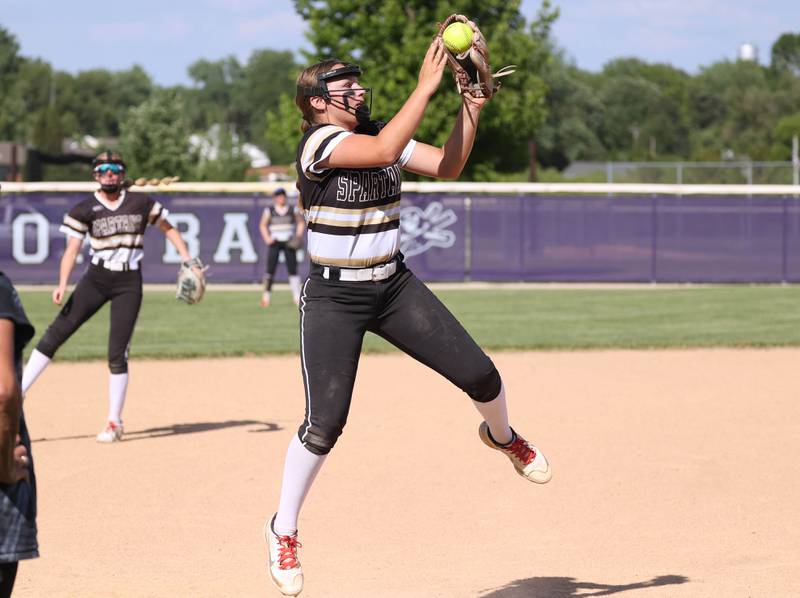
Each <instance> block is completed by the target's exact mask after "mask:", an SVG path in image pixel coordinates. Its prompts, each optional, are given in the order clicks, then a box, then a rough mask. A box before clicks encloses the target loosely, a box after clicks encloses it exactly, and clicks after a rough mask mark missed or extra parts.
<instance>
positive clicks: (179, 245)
mask: <svg viewBox="0 0 800 598" xmlns="http://www.w3.org/2000/svg"><path fill="white" fill-rule="evenodd" d="M158 230H160V231H161V232H162V233H164V236H165V237H166V238H167V239H169V242H170V243H172V244H173V245H174V246H175V249H176V250H177V251H178V254H179V255H180V256H181V261H183V262H188V261H190V260H191V259H192V256H191V255H189V248H188V247H186V242H185V241H184V240H183V237H182V236H181V233H180V231H179V230H178V229H177V228H175V227H174V226H172V225H171V224H170V223H169V221H168V220H166V219H164V218H162V219H161V220H160V221H159V222H158ZM192 270H194V271H195V274H197V275H198V276H203V269H202V268H201V267H200V266H192Z"/></svg>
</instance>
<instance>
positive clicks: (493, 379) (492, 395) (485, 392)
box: [464, 366, 502, 403]
mask: <svg viewBox="0 0 800 598" xmlns="http://www.w3.org/2000/svg"><path fill="white" fill-rule="evenodd" d="M501 384H502V383H501V380H500V372H498V371H497V368H496V367H494V366H492V369H491V370H490V371H488V372H486V373H483V374H481V375H479V376H475V377H474V378H473V379H472V380H471V381H469V382H468V383H467V385H466V386H465V387H464V392H466V393H467V394H468V395H469V397H470V398H471V399H472V400H473V401H477V402H478V403H488V402H489V401H492V400H494V399H496V398H497V395H499V394H500V387H501Z"/></svg>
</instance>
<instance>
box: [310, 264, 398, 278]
mask: <svg viewBox="0 0 800 598" xmlns="http://www.w3.org/2000/svg"><path fill="white" fill-rule="evenodd" d="M337 270H338V272H339V280H345V281H366V280H386V279H387V278H389V277H390V276H392V275H393V274H394V273H395V272H397V260H394V261H391V262H389V263H388V264H383V265H382V266H375V267H374V268H358V269H355V268H337ZM322 278H325V279H330V278H334V279H335V278H336V277H335V276H333V277H332V276H331V269H330V266H323V267H322Z"/></svg>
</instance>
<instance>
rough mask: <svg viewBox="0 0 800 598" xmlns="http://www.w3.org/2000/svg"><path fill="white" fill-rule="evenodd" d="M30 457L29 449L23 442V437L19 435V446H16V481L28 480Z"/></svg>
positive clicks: (14, 473) (14, 474) (13, 473)
mask: <svg viewBox="0 0 800 598" xmlns="http://www.w3.org/2000/svg"><path fill="white" fill-rule="evenodd" d="M30 463H31V460H30V457H28V449H26V448H25V446H24V445H23V444H22V439H21V438H20V437H19V435H17V446H16V447H14V470H13V472H12V474H11V475H12V477H13V478H14V483H16V482H19V481H20V480H27V479H28V476H29V475H30Z"/></svg>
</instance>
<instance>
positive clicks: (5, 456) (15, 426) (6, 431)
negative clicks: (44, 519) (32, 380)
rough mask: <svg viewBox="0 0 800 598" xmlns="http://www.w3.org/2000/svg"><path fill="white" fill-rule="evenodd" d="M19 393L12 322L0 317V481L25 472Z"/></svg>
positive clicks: (20, 476)
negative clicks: (21, 443)
mask: <svg viewBox="0 0 800 598" xmlns="http://www.w3.org/2000/svg"><path fill="white" fill-rule="evenodd" d="M21 404H22V397H21V394H20V391H19V384H18V383H17V377H16V374H15V372H14V322H12V321H11V320H8V319H5V318H4V319H0V482H2V483H3V484H14V483H16V482H18V481H19V480H22V479H25V478H26V477H27V475H28V455H27V452H26V450H25V447H24V446H21V445H19V436H18V433H19V418H20V409H21Z"/></svg>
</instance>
